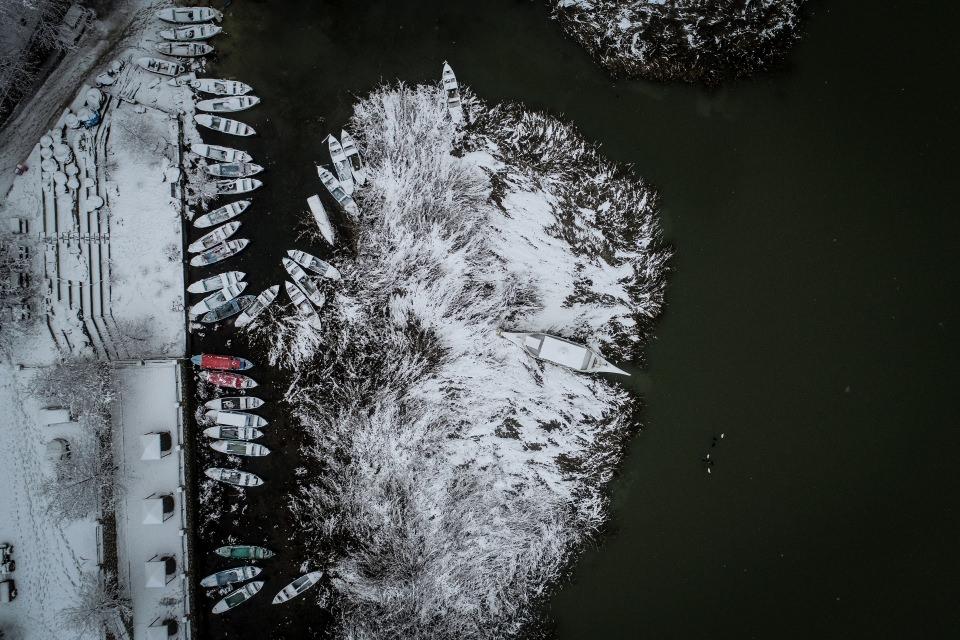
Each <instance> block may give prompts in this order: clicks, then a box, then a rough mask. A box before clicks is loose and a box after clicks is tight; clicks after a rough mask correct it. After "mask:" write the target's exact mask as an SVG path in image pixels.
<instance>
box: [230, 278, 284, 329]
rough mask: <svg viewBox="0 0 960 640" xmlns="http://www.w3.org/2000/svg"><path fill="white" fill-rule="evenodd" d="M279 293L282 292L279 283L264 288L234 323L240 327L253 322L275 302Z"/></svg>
mask: <svg viewBox="0 0 960 640" xmlns="http://www.w3.org/2000/svg"><path fill="white" fill-rule="evenodd" d="M278 293H280V285H278V284H275V285H273V286H272V287H267V288H266V289H264V290H263V291H262V292H261V293H260V295H258V296H257V299H256V300H254V301H253V304H251V305H250V306H249V307H247V308H246V309H244V310H243V313H241V314H240V315H239V316H237V319H236V320H235V321H234V323H233V324H234V325H236V326H238V327H245V326H246V325H248V324H250V323H251V322H253V321H254V319H256V317H257V316H259V315H260V314H261V313H263V312H264V311H265V310H266V309H267V307H269V306H270V305H271V304H273V301H274V300H276V299H277V294H278Z"/></svg>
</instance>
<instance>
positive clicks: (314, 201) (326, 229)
mask: <svg viewBox="0 0 960 640" xmlns="http://www.w3.org/2000/svg"><path fill="white" fill-rule="evenodd" d="M307 206H309V207H310V213H311V214H313V219H314V220H315V221H316V223H317V227H318V228H319V229H320V235H322V236H323V239H324V240H326V241H327V242H329V243H330V246H331V247H332V246H333V245H334V244H335V242H336V240H337V234H336V231H334V229H333V225H332V224H330V217H329V216H328V215H327V210H326V209H325V208H324V207H323V203H322V202H321V201H320V196H318V195H312V196H310V197H309V198H307Z"/></svg>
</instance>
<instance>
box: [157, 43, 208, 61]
mask: <svg viewBox="0 0 960 640" xmlns="http://www.w3.org/2000/svg"><path fill="white" fill-rule="evenodd" d="M157 51H159V52H160V53H162V54H164V55H168V56H175V57H177V58H198V57H200V56H205V55H207V54H208V53H211V52H212V51H213V47H212V46H210V45H209V44H207V43H206V42H158V43H157Z"/></svg>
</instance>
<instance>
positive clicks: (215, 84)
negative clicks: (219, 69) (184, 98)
mask: <svg viewBox="0 0 960 640" xmlns="http://www.w3.org/2000/svg"><path fill="white" fill-rule="evenodd" d="M190 88H191V89H193V90H194V91H202V92H203V93H209V94H211V95H215V96H242V95H245V94H247V93H250V92H251V91H253V87H251V86H250V85H248V84H247V83H245V82H239V81H237V80H221V79H219V78H197V79H196V80H192V81H191V82H190Z"/></svg>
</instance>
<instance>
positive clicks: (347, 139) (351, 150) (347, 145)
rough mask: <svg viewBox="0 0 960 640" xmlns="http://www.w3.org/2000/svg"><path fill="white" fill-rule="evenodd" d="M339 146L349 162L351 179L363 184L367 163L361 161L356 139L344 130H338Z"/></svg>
mask: <svg viewBox="0 0 960 640" xmlns="http://www.w3.org/2000/svg"><path fill="white" fill-rule="evenodd" d="M340 146H342V147H343V155H345V156H346V157H347V162H349V163H350V169H351V170H352V171H353V179H354V180H355V181H356V183H357V185H358V186H363V184H364V183H366V181H367V165H365V164H364V163H363V158H362V157H361V156H360V150H359V149H357V143H356V141H355V140H354V139H353V136H351V135H350V134H349V133H347V132H346V130H341V131H340Z"/></svg>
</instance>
